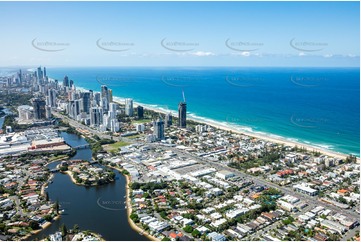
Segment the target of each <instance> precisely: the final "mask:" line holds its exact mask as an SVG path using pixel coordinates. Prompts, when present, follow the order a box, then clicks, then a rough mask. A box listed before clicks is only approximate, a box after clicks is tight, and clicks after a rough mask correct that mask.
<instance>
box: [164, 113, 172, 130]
mask: <svg viewBox="0 0 361 242" xmlns="http://www.w3.org/2000/svg"><path fill="white" fill-rule="evenodd" d="M164 123H165V127H170V126H172V124H173V118H172V113H167V114H166V115H165V120H164Z"/></svg>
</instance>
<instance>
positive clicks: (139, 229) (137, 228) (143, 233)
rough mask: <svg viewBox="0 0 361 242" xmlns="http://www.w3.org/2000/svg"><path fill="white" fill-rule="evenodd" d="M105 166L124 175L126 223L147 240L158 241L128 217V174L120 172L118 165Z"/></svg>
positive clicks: (130, 210) (130, 206)
mask: <svg viewBox="0 0 361 242" xmlns="http://www.w3.org/2000/svg"><path fill="white" fill-rule="evenodd" d="M107 167H109V168H112V169H115V170H117V171H119V173H120V174H121V175H122V176H124V177H125V180H126V185H125V186H126V187H125V190H126V204H127V220H128V223H129V225H130V227H131V228H132V229H133V230H134V231H136V232H137V233H142V236H145V237H146V238H148V239H149V240H151V241H160V240H159V239H158V238H156V237H154V236H152V235H150V234H149V233H148V232H145V231H144V229H142V228H140V227H138V226H137V225H136V224H135V223H134V222H133V220H131V219H130V215H131V214H132V212H133V208H132V204H131V199H130V196H129V195H130V188H129V184H130V178H129V175H124V174H123V173H122V171H123V170H122V169H120V168H118V167H112V166H108V165H107Z"/></svg>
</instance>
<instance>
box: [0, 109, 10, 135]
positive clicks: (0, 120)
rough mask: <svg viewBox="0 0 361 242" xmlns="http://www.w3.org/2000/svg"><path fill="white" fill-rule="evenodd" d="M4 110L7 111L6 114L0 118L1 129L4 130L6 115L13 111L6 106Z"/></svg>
mask: <svg viewBox="0 0 361 242" xmlns="http://www.w3.org/2000/svg"><path fill="white" fill-rule="evenodd" d="M2 111H3V112H4V113H5V116H3V117H1V118H0V130H2V127H3V124H4V121H5V117H6V116H7V115H9V114H11V112H10V111H9V110H8V109H6V108H4V109H3V110H2Z"/></svg>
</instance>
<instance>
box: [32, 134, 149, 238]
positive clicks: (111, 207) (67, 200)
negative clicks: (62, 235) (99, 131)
mask: <svg viewBox="0 0 361 242" xmlns="http://www.w3.org/2000/svg"><path fill="white" fill-rule="evenodd" d="M61 136H62V137H64V140H65V141H66V142H67V143H68V144H69V145H71V146H78V145H82V144H86V141H85V140H84V139H83V138H81V137H79V136H77V135H74V134H68V133H65V132H62V133H61ZM91 155H92V153H91V150H90V149H81V150H78V152H77V154H76V155H75V156H74V157H73V158H72V159H83V160H88V161H90V160H91ZM57 164H58V162H55V163H51V164H49V165H48V167H49V168H50V169H53V168H55V166H56V165H57ZM114 172H115V173H116V180H115V182H113V183H110V184H107V185H103V186H98V187H84V186H77V185H75V184H74V183H72V181H71V180H70V177H69V176H68V175H64V174H61V173H55V175H54V178H53V183H51V184H49V186H48V188H47V189H46V191H47V192H48V193H49V198H50V199H51V200H52V201H58V202H59V204H60V209H64V213H63V214H62V215H61V218H60V219H59V220H57V221H55V222H54V223H53V224H52V225H51V226H50V227H48V228H46V229H45V230H43V231H41V232H40V233H39V234H37V235H35V236H33V237H32V238H30V239H31V240H34V239H42V238H44V237H46V236H48V235H49V234H52V233H55V232H56V231H58V229H59V227H60V226H61V224H65V225H66V227H67V228H68V229H70V228H73V226H74V224H78V225H79V227H80V229H81V230H91V231H94V232H96V233H99V234H101V235H102V236H103V238H104V239H106V240H131V241H132V240H133V241H134V240H141V241H144V240H147V238H145V237H144V236H141V235H140V234H139V233H137V232H135V231H134V230H133V229H132V228H131V227H130V226H129V223H128V220H127V211H126V209H125V195H126V190H125V186H126V180H125V177H124V176H122V175H121V174H120V173H119V172H118V171H116V170H114Z"/></svg>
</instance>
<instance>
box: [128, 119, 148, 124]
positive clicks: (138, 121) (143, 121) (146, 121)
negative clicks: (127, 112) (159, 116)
mask: <svg viewBox="0 0 361 242" xmlns="http://www.w3.org/2000/svg"><path fill="white" fill-rule="evenodd" d="M150 121H152V120H151V119H139V120H133V121H132V123H133V124H139V123H149V122H150Z"/></svg>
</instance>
